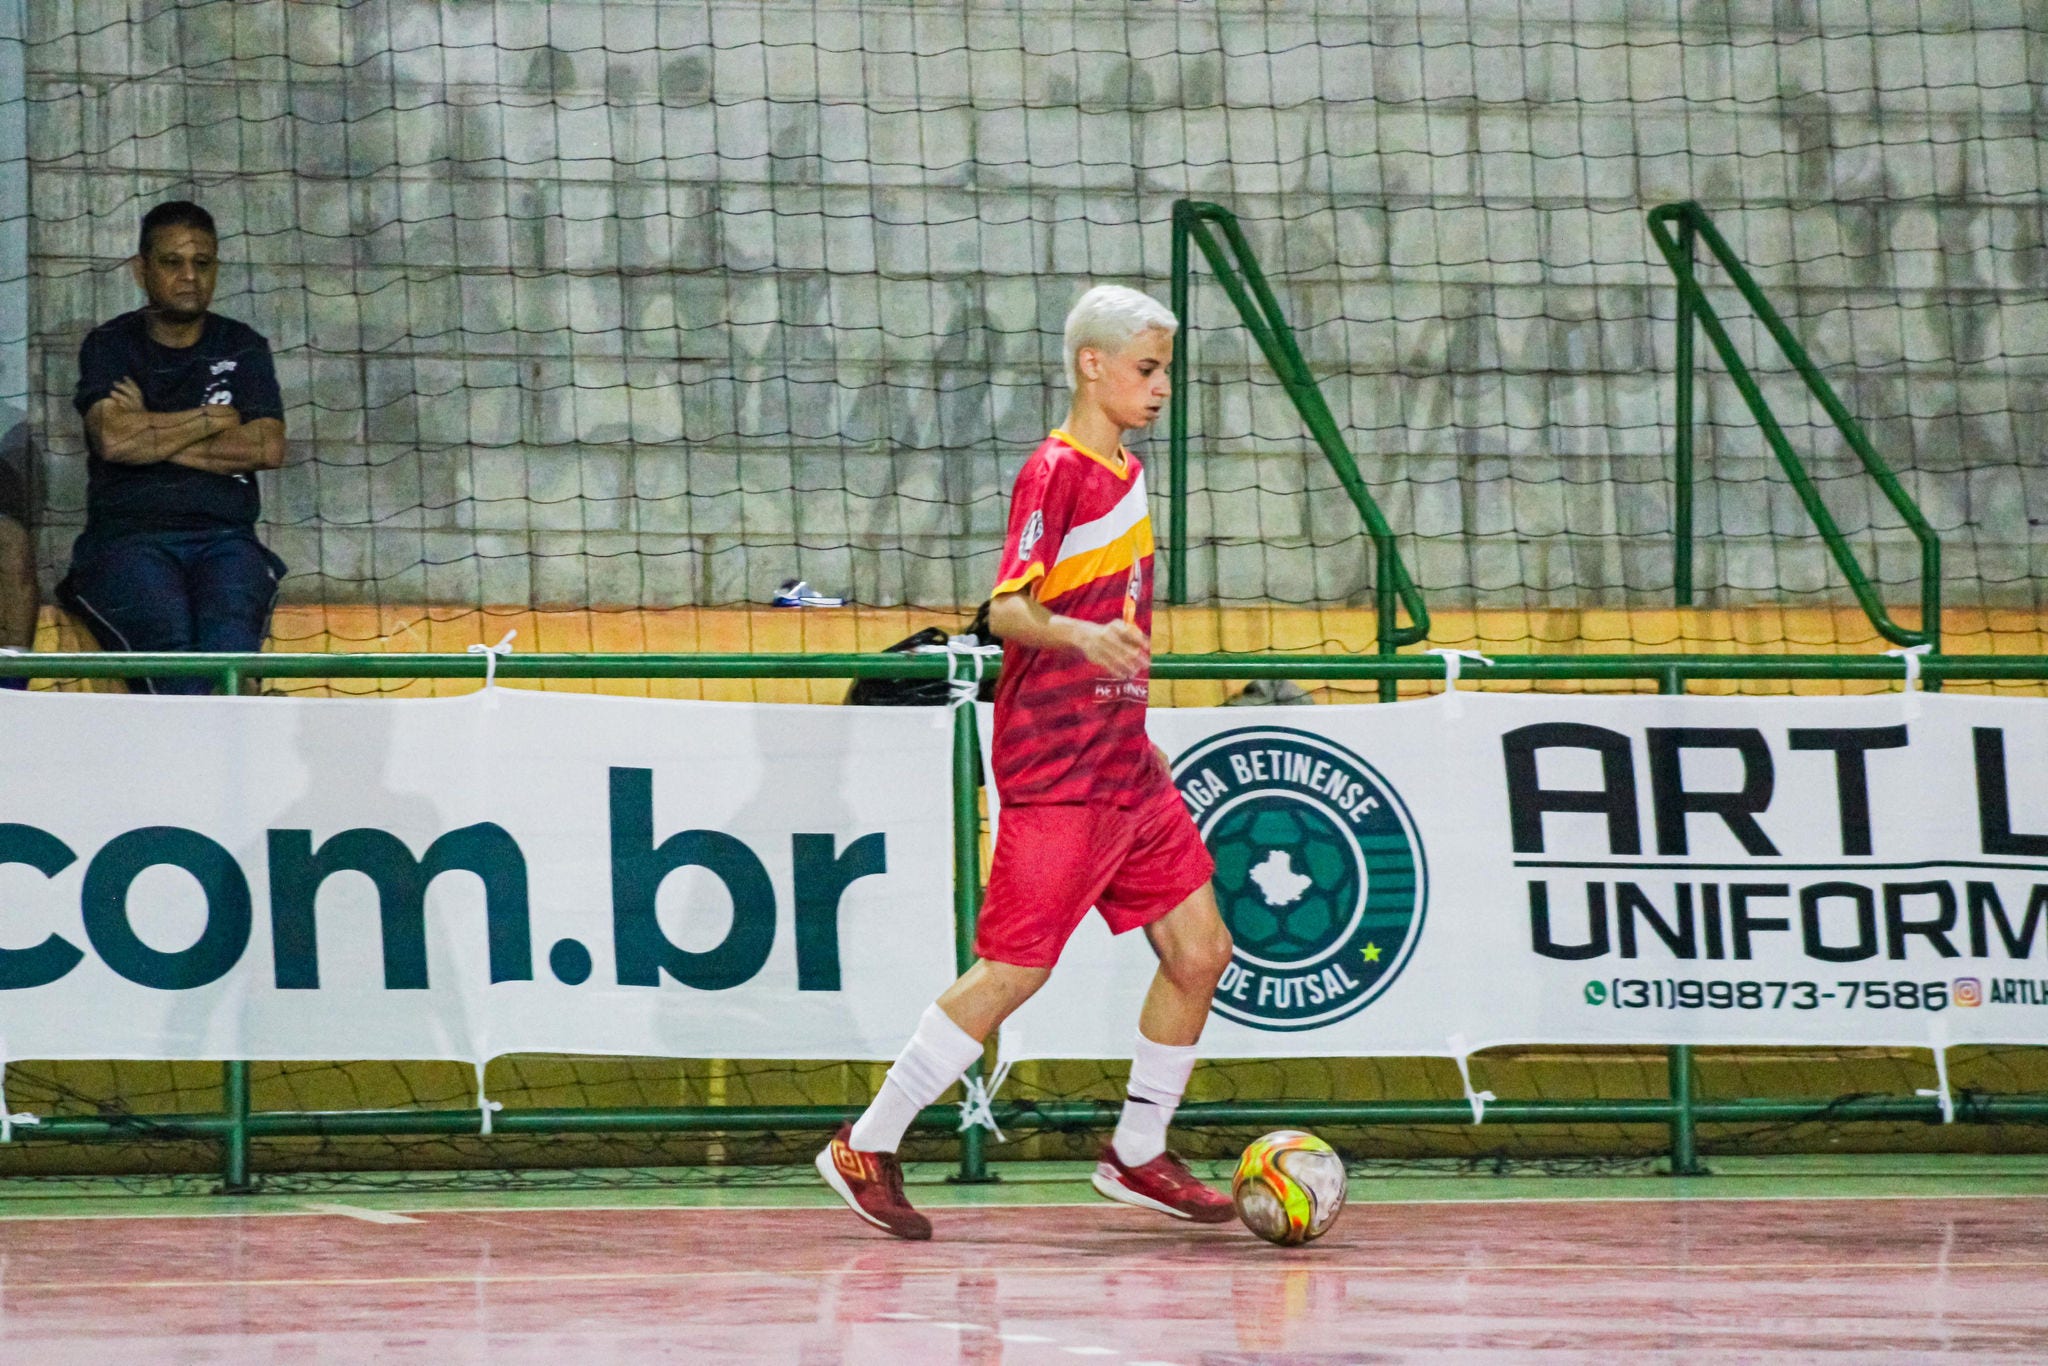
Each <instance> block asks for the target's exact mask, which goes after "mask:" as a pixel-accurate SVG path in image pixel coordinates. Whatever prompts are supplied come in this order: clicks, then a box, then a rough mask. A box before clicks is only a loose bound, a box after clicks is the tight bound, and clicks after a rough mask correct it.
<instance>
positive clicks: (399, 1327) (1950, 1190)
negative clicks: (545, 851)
mask: <svg viewBox="0 0 2048 1366" xmlns="http://www.w3.org/2000/svg"><path fill="white" fill-rule="evenodd" d="M1979 1170H1980V1171H1981V1170H1983V1169H1981V1168H1980V1169H1979ZM1993 1170H1995V1171H1999V1172H2001V1173H2002V1174H2001V1175H1999V1176H1997V1177H1996V1179H1990V1180H1986V1179H1982V1178H1980V1177H1970V1176H1967V1175H1966V1176H1953V1175H1949V1176H1941V1175H1936V1176H1929V1175H1928V1174H1926V1173H1916V1172H1905V1173H1894V1174H1891V1175H1889V1176H1887V1175H1885V1174H1883V1173H1879V1174H1877V1175H1876V1176H1871V1177H1858V1178H1854V1179H1844V1180H1813V1179H1786V1180H1774V1179H1770V1178H1768V1177H1764V1178H1743V1177H1734V1178H1728V1179H1722V1178H1705V1179H1703V1180H1700V1181H1685V1182H1674V1181H1670V1180H1668V1179H1664V1178H1656V1177H1638V1178H1614V1179H1608V1180H1577V1181H1562V1182H1560V1181H1549V1182H1546V1181H1543V1180H1540V1179H1535V1180H1531V1179H1524V1180H1519V1181H1509V1182H1498V1181H1488V1180H1487V1179H1486V1178H1462V1179H1461V1180H1460V1181H1459V1182H1458V1183H1457V1184H1452V1183H1449V1182H1442V1181H1438V1182H1414V1181H1409V1182H1402V1181H1399V1180H1396V1181H1389V1182H1376V1181H1374V1179H1372V1178H1362V1179H1361V1180H1360V1181H1358V1182H1357V1183H1355V1186H1354V1189H1355V1192H1356V1193H1355V1195H1354V1203H1353V1205H1352V1207H1351V1208H1350V1209H1348V1210H1347V1211H1346V1213H1345V1216H1344V1218H1343V1219H1342V1220H1341V1221H1340V1222H1339V1224H1338V1226H1337V1227H1336V1229H1335V1230H1334V1231H1333V1232H1332V1233H1331V1235H1330V1236H1329V1237H1328V1238H1326V1239H1325V1240H1323V1241H1322V1242H1320V1243H1317V1244H1315V1245H1313V1246H1311V1247H1308V1248H1303V1249H1292V1250H1283V1249H1279V1248H1273V1247H1268V1246H1266V1245H1265V1244H1263V1243H1260V1242H1258V1241H1257V1240H1255V1239H1253V1238H1252V1237H1251V1236H1250V1235H1249V1234H1247V1233H1245V1232H1244V1231H1243V1230H1242V1229H1239V1228H1238V1227H1236V1226H1235V1225H1229V1226H1224V1227H1219V1228H1193V1227H1189V1226H1186V1225H1179V1224H1174V1223H1172V1222H1169V1221H1167V1220H1165V1219H1162V1218H1160V1217H1158V1216H1155V1215H1148V1214H1144V1213H1141V1212H1139V1211H1135V1210H1130V1209H1125V1208H1123V1207H1121V1206H1115V1205H1109V1204H1106V1203H1103V1202H1101V1201H1099V1200H1095V1199H1094V1198H1093V1197H1092V1196H1091V1195H1090V1194H1089V1193H1088V1192H1087V1189H1086V1187H1085V1185H1083V1184H1082V1183H1081V1182H1080V1181H1078V1180H1077V1179H1075V1177H1076V1176H1077V1175H1078V1173H1077V1172H1076V1173H1067V1172H1062V1173H1061V1174H1060V1175H1058V1176H1056V1177H1052V1178H1045V1177H1042V1176H1039V1177H1037V1178H1034V1176H1031V1175H1026V1176H1025V1177H1023V1178H1022V1179H1021V1180H1020V1179H1014V1178H1013V1180H1011V1181H1009V1182H1006V1183H1005V1185H1004V1186H1003V1187H1001V1188H997V1189H994V1190H990V1189H986V1188H984V1189H980V1190H974V1191H961V1190H956V1189H954V1188H949V1187H946V1186H945V1185H944V1184H943V1183H942V1181H941V1180H940V1179H939V1178H940V1175H941V1173H938V1172H932V1173H919V1174H917V1178H916V1180H915V1182H914V1188H913V1190H914V1195H915V1197H916V1198H917V1199H918V1200H919V1202H920V1204H922V1205H924V1206H926V1207H927V1208H929V1209H930V1210H931V1211H932V1213H933V1216H934V1220H935V1222H936V1224H937V1226H938V1236H937V1238H936V1239H935V1240H934V1241H933V1242H931V1243H927V1244H906V1243H899V1242H894V1241H892V1240H889V1239H887V1238H885V1237H883V1236H882V1235H880V1234H877V1233H875V1232H873V1231H871V1230H869V1229H868V1228H867V1227H866V1226H865V1225H862V1224H859V1223H857V1222H856V1221H855V1220H854V1219H853V1218H852V1217H851V1216H850V1215H848V1214H846V1213H845V1212H844V1211H842V1210H840V1209H838V1208H836V1207H826V1206H823V1205H821V1204H819V1203H818V1202H817V1200H816V1198H815V1196H814V1193H813V1192H812V1191H810V1190H809V1189H808V1188H807V1187H802V1186H798V1185H795V1184H790V1185H787V1186H784V1185H776V1186H771V1187H765V1188H760V1189H754V1190H748V1189H739V1190H731V1189H727V1190H719V1191H710V1192H705V1193H702V1194H698V1193H693V1192H692V1191H691V1190H689V1189H687V1188H682V1187H678V1188H677V1189H674V1190H662V1189H653V1190H642V1191H634V1192H587V1193H569V1195H565V1194H563V1193H552V1194H548V1195H538V1194H527V1195H520V1194H517V1193H504V1194H495V1195H494V1194H489V1193H468V1194H463V1195H459V1196H445V1197H443V1196H420V1195H412V1196H407V1195H402V1194H384V1195H370V1196H355V1197H351V1196H344V1195H333V1196H328V1197H319V1198H315V1197H303V1198H291V1197H259V1198H256V1199H252V1200H243V1201H232V1200H225V1199H210V1198H196V1199H195V1198H189V1197H162V1198H156V1199H132V1198H116V1199H93V1198H79V1197H78V1196H76V1195H75V1194H74V1195H70V1196H66V1197H65V1198H50V1197H49V1196H48V1195H47V1194H46V1193H44V1191H43V1190H41V1189H39V1188H34V1187H29V1186H24V1187H22V1188H21V1189H19V1190H15V1189H0V1362H22V1363H33V1364H35V1366H43V1364H44V1363H48V1364H50V1366H58V1364H60V1363H92V1364H93V1366H106V1363H118V1364H120V1366H134V1364H139V1363H153V1362H175V1363H212V1362H289V1363H321V1364H322V1366H324V1364H325V1363H340V1362H350V1363H355V1362H402V1363H410V1362H433V1363H476V1366H486V1363H488V1364H489V1366H513V1363H527V1362H535V1363H538V1362H548V1363H612V1362H622V1363H623V1362H656V1361H658V1362H720V1361H734V1362H780V1363H789V1364H790V1366H837V1364H838V1363H846V1364H847V1366H855V1364H858V1366H870V1364H873V1366H883V1364H885V1363H887V1364H889V1366H894V1363H927V1362H929V1363H940V1364H942V1366H943V1364H945V1363H979V1364H980V1366H995V1364H996V1363H1003V1364H1004V1366H1036V1364H1038V1363H1072V1362H1077V1361H1091V1360H1092V1361H1099V1362H1103V1363H1114V1364H1116V1366H1142V1364H1144V1363H1151V1366H1160V1364H1161V1363H1169V1362H1171V1363H1178V1366H1296V1364H1299V1366H1311V1364H1314V1366H1354V1364H1356V1363H1368V1362H1449V1363H1464V1362H1546V1363H1548V1362H1557V1363H1564V1362H1588V1363H1590V1362H1601V1363H1616V1362H1701V1361H1730V1362H1767V1363H1774V1362H1811V1361H1843V1362H1850V1361H1854V1362H1888V1361H1901V1362H1904V1361H1926V1360H1932V1359H1949V1358H1955V1359H1966V1358H1967V1359H1971V1360H1993V1361H2043V1360H2048V1228H2044V1222H2048V1163H2043V1162H2038V1161H2036V1162H2033V1163H2032V1164H2031V1165H2030V1166H2029V1165H2025V1164H2022V1166H2021V1167H2020V1168H2018V1169H2015V1168H2013V1167H2012V1166H2011V1165H2010V1164H2008V1166H2007V1167H2005V1168H1999V1169H1993ZM2016 1170H2017V1174H2016V1175H2015V1171H2016ZM1716 1181H1720V1182H1721V1184H1720V1185H1719V1186H1718V1187H1716V1186H1715V1185H1714V1184H1713V1183H1714V1182H1716ZM570 1196H575V1197H576V1198H570Z"/></svg>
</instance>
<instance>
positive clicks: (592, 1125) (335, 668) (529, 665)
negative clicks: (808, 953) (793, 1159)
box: [0, 654, 2048, 1191]
mask: <svg viewBox="0 0 2048 1366" xmlns="http://www.w3.org/2000/svg"><path fill="white" fill-rule="evenodd" d="M948 667H949V666H948V661H947V660H946V659H944V658H943V657H938V656H923V657H919V656H906V655H846V654H819V655H566V654H529V655H513V656H511V657H509V658H506V659H503V660H501V661H500V662H499V663H498V665H497V674H498V676H499V677H500V678H503V679H506V680H515V679H650V678H698V679H704V678H714V679H742V678H744V679H767V678H776V679H790V678H835V679H836V678H927V679H928V678H943V677H945V676H946V675H947V671H948ZM484 671H485V661H484V659H483V658H482V657H481V656H478V655H470V654H419V655H321V654H266V655H199V654H184V655H120V654H40V655H38V654H29V655H0V677H43V678H49V677H55V678H121V677H162V676H170V675H178V676H183V677H213V678H216V679H218V680H219V681H220V682H221V684H222V685H223V686H224V687H225V688H226V689H228V690H230V691H232V690H233V689H235V688H237V687H238V686H239V685H240V684H241V682H242V681H243V680H244V679H246V678H259V677H260V678H268V679H291V678H298V679H381V678H476V679H479V680H481V679H482V677H483V676H484ZM1152 674H1153V676H1154V677H1155V678H1159V679H1211V680H1218V679H1220V680H1232V681H1235V680H1241V679H1250V678H1268V679H1280V678H1286V679H1319V680H1326V681H1332V682H1336V681H1364V680H1380V681H1387V682H1399V681H1403V680H1406V681H1410V682H1434V681H1438V680H1441V679H1442V678H1443V674H1444V666H1443V663H1442V661H1440V660H1437V659H1433V658H1426V657H1420V656H1412V655H1409V656H1385V657H1382V656H1330V655H1319V656H1310V657H1279V656H1260V657H1243V656H1230V655H1161V656H1159V657H1157V658H1156V659H1154V660H1153V662H1152ZM1464 675H1465V677H1466V678H1467V679H1468V680H1471V681H1474V682H1480V683H1483V682H1485V681H1488V680H1495V681H1503V682H1506V681H1523V682H1568V681H1609V682H1612V681H1625V680H1633V681H1637V682H1642V683H1647V684H1649V685H1651V686H1653V687H1655V688H1656V689H1657V690H1658V691H1660V692H1664V693H1682V692H1684V691H1685V689H1686V687H1687V684H1688V683H1689V682H1692V681H1700V682H1733V681H1745V680H1770V681H1790V680H1817V679H1827V680H1837V681H1896V680H1898V679H1899V678H1900V677H1901V676H1902V666H1901V664H1900V663H1899V661H1897V660H1892V659H1886V658H1884V657H1882V656H1870V655H1860V656H1847V657H1843V656H1831V655H1808V656H1782V655H1781V656H1775V657H1773V656H1721V655H1583V656H1576V657H1574V656H1545V655H1502V656H1496V657H1495V658H1494V659H1493V661H1492V662H1491V663H1483V664H1482V663H1478V662H1476V661H1475V662H1470V663H1467V664H1466V665H1465V666H1464ZM1925 675H1926V677H1927V679H1928V680H1929V682H1930V683H1932V682H1936V681H1940V680H1950V681H1999V682H2036V683H2038V682H2043V681H2048V656H2043V655H2026V656H2021V655H1949V656H1933V657H1930V658H1929V659H1927V661H1926V663H1925ZM255 705H263V704H260V703H258V704H255ZM953 724H954V729H953V749H952V786H953V821H954V843H953V858H954V870H955V878H956V882H955V894H954V905H953V910H954V917H955V932H956V936H957V940H956V942H957V946H958V947H957V949H956V957H957V960H958V962H959V964H960V965H961V966H962V967H964V966H965V965H966V964H967V962H968V961H969V955H970V950H969V948H968V945H969V944H970V943H971V942H972V938H973V928H974V918H975V914H976V912H977V910H978V907H979V902H980V894H981V888H980V837H981V817H980V809H979V804H978V797H977V789H978V786H979V777H980V755H979V745H978V741H977V738H976V734H975V725H976V723H975V714H974V711H973V709H972V708H961V709H959V710H957V711H956V712H955V713H954V723H953ZM1667 1057H1668V1063H1667V1071H1668V1084H1667V1092H1666V1095H1665V1096H1663V1097H1643V1098H1630V1099H1620V1100H1616V1099H1596V1100H1496V1101H1493V1102H1490V1103H1489V1104H1488V1105H1487V1107H1486V1112H1485V1119H1486V1122H1487V1123H1508V1124H1522V1123H1538V1124H1543V1123H1609V1124H1660V1125H1664V1126H1666V1127H1667V1129H1668V1130H1669V1133H1670V1146H1669V1151H1670V1157H1671V1169H1672V1171H1673V1172H1675V1173H1679V1174H1685V1173H1696V1172H1700V1171H1703V1170H1704V1169H1703V1168H1702V1167H1701V1166H1700V1165H1699V1159H1698V1152H1699V1147H1698V1132H1697V1131H1698V1127H1699V1126H1700V1125H1702V1124H1715V1123H1796V1122H1800V1121H1812V1120H1827V1121H1830V1122H1856V1121H1871V1120H1891V1121H1918V1122H1925V1123H1930V1124H1932V1123H1937V1122H1939V1121H1940V1120H1941V1119H1942V1114H1941V1109H1940V1102H1939V1100H1938V1099H1935V1098H1932V1097H1929V1096H1925V1095H1916V1096H1871V1095H1861V1096H1850V1097H1846V1098H1840V1099H1836V1100H1832V1101H1821V1100H1811V1099H1789V1098H1773V1097H1754V1096H1752V1097H1734V1098H1726V1099H1716V1100H1705V1099H1700V1098H1698V1097H1697V1096H1696V1095H1695V1094H1694V1085H1693V1056H1692V1050H1691V1049H1689V1048H1686V1047H1682V1046H1680V1047H1673V1048H1670V1049H1668V1050H1667ZM855 1108H856V1107H849V1106H843V1105H783V1106H764V1105H750V1106H708V1107H707V1106H673V1107H660V1108H655V1107H648V1108H636V1109H608V1110H607V1109H564V1108H533V1109H518V1110H505V1111H501V1112H498V1113H496V1114H494V1115H493V1116H492V1118H491V1128H492V1131H493V1132H495V1133H499V1134H511V1135H536V1134H564V1133H582V1134H589V1133H649V1132H661V1133H691V1132H707V1131H718V1132H726V1133H741V1132H758V1131H763V1130H771V1129H792V1128H812V1129H817V1130H819V1131H820V1132H823V1131H825V1130H828V1129H829V1128H831V1127H832V1126H833V1125H836V1124H838V1123H839V1122H841V1121H842V1120H846V1119H850V1118H852V1117H853V1115H854V1113H855ZM1119 1108H1120V1107H1119V1105H1118V1103H1117V1102H1113V1101H1096V1100H1072V1101H1053V1102H1033V1103H1017V1102H1000V1101H999V1102H998V1103H997V1104H996V1105H995V1106H994V1114H995V1117H996V1120H997V1122H998V1123H999V1124H1002V1125H1004V1126H1005V1127H1010V1126H1016V1127H1018V1128H1023V1129H1029V1128H1033V1127H1039V1128H1043V1127H1063V1126H1080V1125H1089V1126H1098V1127H1107V1126H1108V1125H1111V1124H1113V1123H1114V1122H1115V1120H1116V1116H1117V1112H1118V1110H1119ZM483 1118H484V1116H483V1113H482V1112H481V1111H480V1110H474V1109H446V1110H364V1111H343V1112H315V1111H256V1110H252V1109H251V1108H250V1094H249V1070H248V1064H247V1063H243V1062H230V1063H227V1064H225V1066H224V1069H223V1078H222V1097H221V1108H220V1109H219V1110H218V1111H216V1112H212V1113H200V1114H166V1115H140V1116H110V1115H104V1114H99V1115H50V1116H45V1117H43V1118H42V1119H41V1121H40V1123H39V1124H37V1125H35V1126H33V1127H18V1128H16V1129H15V1131H14V1133H15V1139H16V1141H17V1142H31V1143H33V1142H41V1141H48V1140H73V1141H78V1140H101V1141H104V1140H117V1139H125V1140H135V1139H139V1138H150V1137H158V1138H166V1139H190V1138H203V1139H212V1140H215V1141H217V1142H218V1143H219V1144H220V1145H221V1171H222V1176H223V1184H224V1186H225V1188H226V1189H228V1190H231V1191H241V1190H247V1189H250V1187H251V1178H252V1173H251V1167H250V1144H251V1142H252V1141H253V1140H254V1139H258V1138H274V1137H347V1136H400V1135H423V1134H439V1135H451V1134H475V1133H477V1132H479V1130H480V1129H481V1126H482V1121H483ZM1957 1118H1958V1119H1960V1120H1964V1121H2024V1122H2036V1123H2038V1122H2044V1121H2048V1096H2025V1095H2013V1096H1971V1097H1969V1099H1968V1103H1967V1104H1964V1105H1960V1106H1959V1107H1958V1109H1957ZM1471 1120H1472V1111H1471V1106H1470V1104H1469V1103H1468V1102H1467V1101H1466V1100H1464V1099H1462V1098H1460V1099H1456V1100H1383V1101H1353V1100H1343V1099H1338V1098H1328V1099H1319V1100H1268V1101H1228V1102H1195V1103H1191V1104H1188V1105H1185V1106H1182V1107H1181V1109H1180V1110H1179V1112H1178V1120H1177V1122H1179V1123H1181V1124H1183V1125H1187V1126H1204V1125H1212V1126H1213V1125H1268V1126H1274V1127H1279V1126H1285V1125H1313V1124H1350V1125H1369V1124H1405V1125H1416V1124H1441V1125H1459V1126H1463V1125H1467V1124H1469V1123H1470V1122H1471ZM918 1122H919V1125H920V1126H921V1127H924V1128H929V1129H956V1128H957V1127H958V1122H959V1119H958V1115H957V1113H956V1112H955V1110H954V1109H953V1108H952V1107H949V1106H934V1107H932V1108H930V1109H928V1110H926V1111H925V1112H924V1113H923V1114H922V1115H921V1116H920V1117H919V1121H918ZM958 1179H961V1180H967V1181H984V1180H988V1179H991V1178H990V1174H989V1170H988V1159H987V1150H986V1148H985V1146H984V1134H983V1131H982V1130H980V1129H969V1130H967V1131H966V1132H965V1133H964V1134H962V1135H961V1139H960V1172H959V1176H958Z"/></svg>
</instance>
